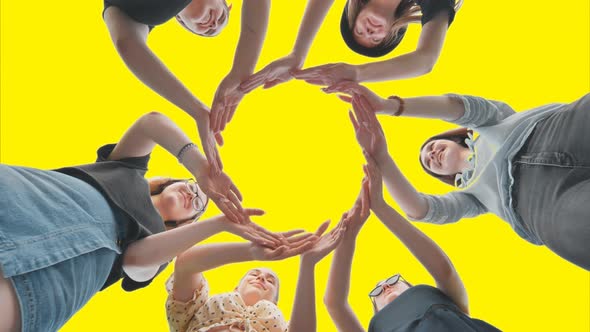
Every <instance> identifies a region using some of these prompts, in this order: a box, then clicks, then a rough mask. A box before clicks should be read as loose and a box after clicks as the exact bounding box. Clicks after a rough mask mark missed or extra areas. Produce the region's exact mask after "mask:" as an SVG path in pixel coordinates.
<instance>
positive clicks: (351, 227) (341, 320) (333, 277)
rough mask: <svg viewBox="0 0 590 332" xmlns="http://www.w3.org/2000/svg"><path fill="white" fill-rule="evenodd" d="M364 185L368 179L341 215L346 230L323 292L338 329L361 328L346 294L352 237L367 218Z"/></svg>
mask: <svg viewBox="0 0 590 332" xmlns="http://www.w3.org/2000/svg"><path fill="white" fill-rule="evenodd" d="M368 184H369V183H368V179H364V180H363V186H362V187H363V189H362V191H361V193H360V194H359V197H358V198H357V200H356V202H355V204H354V206H353V208H352V209H351V210H350V211H349V212H347V213H345V214H344V215H343V216H342V218H343V220H344V221H345V225H346V231H345V232H344V235H343V240H342V242H341V243H340V245H338V247H337V248H336V251H335V253H334V258H332V266H331V267H330V275H329V277H328V285H327V286H326V294H325V295H324V303H325V305H326V308H327V309H328V313H329V314H330V317H331V318H332V320H333V321H334V324H336V327H337V328H338V331H354V332H364V331H365V330H364V328H363V326H362V325H361V323H360V321H359V320H358V317H357V316H356V315H355V313H354V311H353V310H352V308H351V307H350V304H349V303H348V294H349V290H350V270H351V267H352V258H353V256H354V249H355V245H356V238H357V236H358V233H359V232H360V230H361V228H362V226H363V225H364V223H365V221H366V220H367V218H368V217H369V208H370V202H369V191H368V189H369V188H368Z"/></svg>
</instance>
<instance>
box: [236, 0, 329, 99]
mask: <svg viewBox="0 0 590 332" xmlns="http://www.w3.org/2000/svg"><path fill="white" fill-rule="evenodd" d="M333 3H334V0H309V1H308V2H307V7H306V8H305V13H304V14H303V19H302V20H301V25H300V26H299V32H298V33H297V39H296V40H295V44H294V45H293V49H292V50H291V53H290V54H288V55H287V56H285V57H283V58H280V59H278V60H275V61H273V62H271V63H270V64H268V65H267V66H266V67H264V68H263V69H262V70H260V71H259V72H257V73H256V74H254V75H252V76H250V78H248V79H247V80H246V81H244V82H243V83H242V84H241V85H240V89H241V90H242V91H243V92H244V93H248V92H250V91H252V90H254V89H256V88H257V87H259V86H261V85H264V88H270V87H273V86H275V85H277V84H279V83H283V82H287V81H289V80H290V79H291V78H292V76H291V72H292V71H294V70H298V69H300V68H301V66H303V63H304V62H305V59H306V58H307V54H308V53H309V49H310V48H311V44H312V42H313V40H314V38H315V36H316V35H317V32H318V30H319V29H320V26H321V25H322V23H323V22H324V19H325V18H326V15H327V14H328V10H330V7H332V4H333Z"/></svg>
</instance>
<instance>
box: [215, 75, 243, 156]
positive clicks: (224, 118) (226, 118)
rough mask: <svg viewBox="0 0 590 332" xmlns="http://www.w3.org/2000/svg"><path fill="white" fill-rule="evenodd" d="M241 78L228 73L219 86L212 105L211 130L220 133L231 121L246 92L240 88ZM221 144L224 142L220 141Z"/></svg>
mask: <svg viewBox="0 0 590 332" xmlns="http://www.w3.org/2000/svg"><path fill="white" fill-rule="evenodd" d="M240 83H241V80H240V79H239V78H238V77H237V76H235V75H233V74H232V73H230V74H228V75H227V76H226V77H225V78H224V79H223V80H222V81H221V83H220V84H219V86H218V87H217V91H216V92H215V97H214V98H213V105H212V106H211V124H210V127H211V130H212V131H213V132H214V133H219V132H221V131H223V130H224V129H225V126H226V125H227V124H228V123H229V122H230V121H231V119H232V117H233V116H234V113H235V111H236V108H237V107H238V104H239V103H240V101H241V100H242V98H243V97H244V93H243V92H242V90H240V89H239V86H240ZM219 143H220V145H222V144H223V141H222V142H219Z"/></svg>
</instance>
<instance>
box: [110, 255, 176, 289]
mask: <svg viewBox="0 0 590 332" xmlns="http://www.w3.org/2000/svg"><path fill="white" fill-rule="evenodd" d="M121 257H123V255H121ZM121 264H122V262H121ZM166 266H168V263H165V264H162V265H160V268H158V271H157V272H156V274H155V275H154V276H153V277H152V278H151V279H149V280H146V281H135V280H133V279H132V278H131V277H130V276H128V275H127V274H126V273H125V271H123V269H121V272H122V273H123V281H122V282H121V288H123V290H124V291H126V292H133V291H135V290H138V289H140V288H144V287H147V286H148V285H149V284H151V283H152V281H154V279H155V278H156V277H157V276H158V275H159V274H160V272H162V271H164V269H166Z"/></svg>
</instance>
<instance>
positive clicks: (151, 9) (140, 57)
mask: <svg viewBox="0 0 590 332" xmlns="http://www.w3.org/2000/svg"><path fill="white" fill-rule="evenodd" d="M230 10H231V6H228V5H227V3H226V1H225V0H192V1H191V0H104V11H103V18H104V21H105V23H106V25H107V28H108V30H109V33H110V36H111V39H112V41H113V44H114V46H115V48H116V50H117V52H118V53H119V56H120V57H121V59H123V61H124V62H125V64H126V65H127V67H128V68H129V70H131V72H132V73H133V74H134V75H135V76H136V77H137V78H138V79H139V80H140V81H142V82H143V83H144V84H145V85H147V86H148V87H150V88H151V89H152V90H154V91H155V92H156V93H158V94H159V95H161V96H162V97H164V98H165V99H167V100H168V101H170V102H171V103H173V104H174V105H176V106H177V107H179V108H180V109H182V110H183V111H185V112H186V113H187V114H188V115H190V116H191V117H192V118H193V119H194V120H195V121H196V124H197V127H198V132H199V136H200V138H201V143H202V145H203V150H204V152H205V156H206V157H207V159H208V160H209V162H211V165H212V167H213V168H214V170H215V171H220V170H221V169H222V165H221V159H220V158H219V152H218V150H217V145H216V141H217V143H219V144H222V143H223V139H222V138H221V136H220V135H214V134H213V133H212V132H211V130H210V126H211V125H212V123H211V122H210V121H217V119H219V118H220V117H221V116H222V115H221V114H219V112H220V111H215V110H225V109H228V111H229V110H231V109H232V108H235V107H236V106H237V104H238V103H239V101H240V100H241V98H242V96H243V93H242V92H241V91H239V90H238V89H237V88H238V86H239V84H240V83H241V81H242V80H244V79H246V78H247V77H248V76H249V75H250V74H252V72H253V71H254V68H255V66H256V62H257V61H258V56H259V54H260V50H261V48H262V44H263V41H264V38H265V35H266V28H267V25H268V19H269V12H270V0H245V1H244V4H243V8H242V24H241V32H240V38H239V41H238V45H237V48H236V52H235V55H234V63H233V66H232V68H231V70H230V72H229V73H228V74H227V76H226V77H225V78H224V79H223V80H222V82H221V83H220V85H219V87H218V89H217V92H216V95H215V99H214V102H213V105H214V106H215V107H213V110H214V112H213V114H212V115H211V116H210V110H209V107H207V106H206V105H205V104H203V103H202V102H201V101H200V100H199V99H197V97H196V96H195V95H194V94H193V93H192V92H191V91H190V90H189V89H188V88H187V87H185V86H184V85H183V84H182V83H181V82H180V81H179V80H178V79H177V78H176V76H175V75H174V74H173V73H172V72H171V71H170V70H168V68H167V67H166V65H165V64H164V63H163V62H162V61H160V59H159V58H158V57H157V56H156V54H154V53H153V52H152V51H151V50H150V48H149V47H148V44H147V38H148V35H149V34H150V32H151V31H152V29H154V28H155V27H156V26H158V25H161V24H163V23H165V22H166V21H168V20H170V19H173V18H175V19H176V21H178V23H179V24H180V25H181V26H182V27H183V28H184V29H186V30H187V31H188V32H190V33H192V34H194V35H197V36H203V37H214V36H217V35H218V34H220V33H221V31H222V30H223V29H224V28H225V27H226V26H227V24H228V21H229V16H230Z"/></svg>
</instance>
